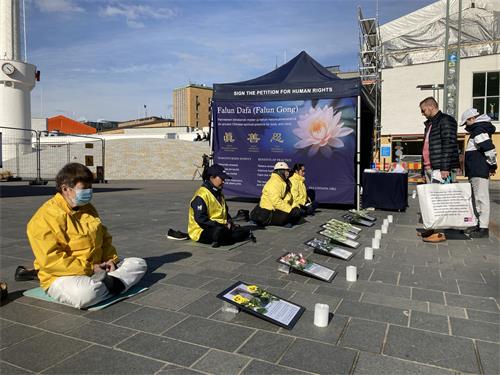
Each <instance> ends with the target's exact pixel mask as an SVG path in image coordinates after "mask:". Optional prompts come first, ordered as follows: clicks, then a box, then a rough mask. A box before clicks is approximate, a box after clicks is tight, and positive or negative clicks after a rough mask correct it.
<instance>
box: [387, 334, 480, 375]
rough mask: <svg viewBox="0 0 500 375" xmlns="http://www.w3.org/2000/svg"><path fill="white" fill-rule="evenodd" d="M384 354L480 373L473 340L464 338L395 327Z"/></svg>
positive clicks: (389, 335)
mask: <svg viewBox="0 0 500 375" xmlns="http://www.w3.org/2000/svg"><path fill="white" fill-rule="evenodd" d="M416 343H418V345H416ZM383 354H386V355H390V356H393V357H398V358H403V359H407V360H411V361H416V362H420V363H424V364H430V365H434V366H439V367H444V368H450V369H455V370H458V371H464V372H472V373H477V372H479V367H478V364H477V360H476V355H475V352H474V345H473V342H472V340H470V339H465V338H461V337H454V336H446V335H442V334H439V333H432V332H427V331H421V330H416V329H412V328H405V327H399V326H392V325H391V326H390V327H389V333H388V335H387V340H386V344H385V348H384V352H383Z"/></svg>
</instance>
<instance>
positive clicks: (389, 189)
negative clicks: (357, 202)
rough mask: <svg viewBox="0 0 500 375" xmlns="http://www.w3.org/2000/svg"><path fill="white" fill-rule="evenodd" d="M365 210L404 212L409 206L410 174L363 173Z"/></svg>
mask: <svg viewBox="0 0 500 375" xmlns="http://www.w3.org/2000/svg"><path fill="white" fill-rule="evenodd" d="M362 183H363V198H362V202H363V208H367V207H374V208H380V209H384V210H398V211H404V210H405V209H406V207H407V206H408V173H385V172H363V179H362Z"/></svg>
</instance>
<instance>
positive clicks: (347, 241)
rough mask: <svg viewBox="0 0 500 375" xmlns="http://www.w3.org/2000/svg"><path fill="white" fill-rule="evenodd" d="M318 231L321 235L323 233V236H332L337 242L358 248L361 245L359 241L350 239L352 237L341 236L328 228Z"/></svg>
mask: <svg viewBox="0 0 500 375" xmlns="http://www.w3.org/2000/svg"><path fill="white" fill-rule="evenodd" d="M318 233H319V234H321V235H323V236H326V237H328V238H331V239H332V240H333V241H335V242H338V243H341V244H344V245H346V246H349V247H352V248H354V249H356V248H357V247H358V246H359V242H356V241H353V240H350V239H348V238H346V237H341V236H339V235H338V234H336V233H334V232H332V231H330V230H328V229H324V230H322V231H320V232H318Z"/></svg>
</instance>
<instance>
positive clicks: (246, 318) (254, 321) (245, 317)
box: [210, 310, 280, 332]
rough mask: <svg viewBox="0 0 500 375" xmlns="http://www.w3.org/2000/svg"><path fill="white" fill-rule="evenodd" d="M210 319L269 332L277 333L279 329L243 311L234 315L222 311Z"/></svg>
mask: <svg viewBox="0 0 500 375" xmlns="http://www.w3.org/2000/svg"><path fill="white" fill-rule="evenodd" d="M210 319H213V320H218V321H221V322H226V323H232V324H237V325H240V326H243V327H249V328H256V329H261V330H264V331H270V332H277V331H278V330H279V328H280V327H279V326H277V325H276V324H273V323H270V322H268V321H267V320H264V319H261V318H258V317H257V316H254V315H251V314H248V313H246V312H244V311H240V312H239V313H237V314H234V313H231V312H224V311H222V310H219V311H217V312H216V313H215V314H213V315H211V316H210Z"/></svg>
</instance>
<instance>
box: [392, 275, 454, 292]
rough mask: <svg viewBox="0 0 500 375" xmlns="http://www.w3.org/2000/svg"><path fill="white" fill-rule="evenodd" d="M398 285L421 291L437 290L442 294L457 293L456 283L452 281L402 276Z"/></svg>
mask: <svg viewBox="0 0 500 375" xmlns="http://www.w3.org/2000/svg"><path fill="white" fill-rule="evenodd" d="M399 285H406V286H412V287H416V288H422V289H432V290H439V291H443V292H450V293H458V287H457V283H456V281H454V280H442V279H441V280H440V279H430V278H428V277H427V276H425V275H423V276H417V275H408V274H402V275H401V277H400V279H399Z"/></svg>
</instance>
